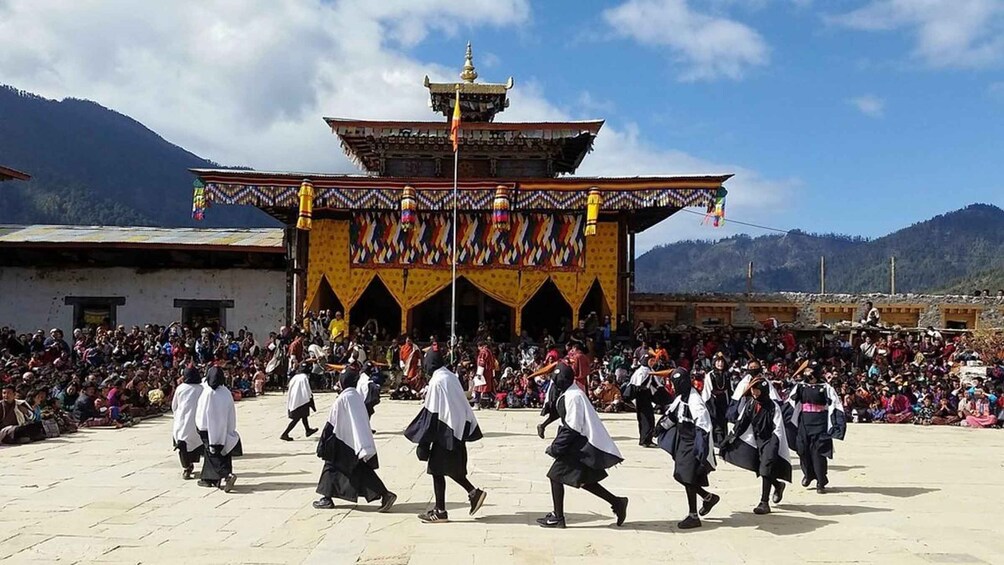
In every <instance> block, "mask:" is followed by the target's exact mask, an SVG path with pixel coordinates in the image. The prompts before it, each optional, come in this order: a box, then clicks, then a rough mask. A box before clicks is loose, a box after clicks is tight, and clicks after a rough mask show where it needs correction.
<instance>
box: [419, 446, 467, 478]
mask: <svg viewBox="0 0 1004 565" xmlns="http://www.w3.org/2000/svg"><path fill="white" fill-rule="evenodd" d="M425 471H426V473H428V474H430V475H444V476H447V477H466V476H467V445H466V444H465V443H464V442H462V441H455V442H453V449H446V448H444V447H441V446H440V444H438V443H433V444H432V448H431V449H430V450H429V463H428V465H427V467H426V470H425Z"/></svg>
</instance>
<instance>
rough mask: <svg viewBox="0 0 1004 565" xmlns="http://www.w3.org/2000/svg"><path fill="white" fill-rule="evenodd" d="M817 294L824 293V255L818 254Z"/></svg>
mask: <svg viewBox="0 0 1004 565" xmlns="http://www.w3.org/2000/svg"><path fill="white" fill-rule="evenodd" d="M819 294H826V257H825V256H823V255H820V256H819Z"/></svg>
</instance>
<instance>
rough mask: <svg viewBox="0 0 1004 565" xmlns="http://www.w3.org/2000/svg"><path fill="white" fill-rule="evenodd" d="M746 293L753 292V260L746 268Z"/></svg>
mask: <svg viewBox="0 0 1004 565" xmlns="http://www.w3.org/2000/svg"><path fill="white" fill-rule="evenodd" d="M746 294H753V261H750V264H749V266H748V267H747V268H746Z"/></svg>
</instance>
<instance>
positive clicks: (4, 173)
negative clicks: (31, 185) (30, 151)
mask: <svg viewBox="0 0 1004 565" xmlns="http://www.w3.org/2000/svg"><path fill="white" fill-rule="evenodd" d="M30 178H31V175H29V174H28V173H22V172H21V171H18V170H17V169H11V168H9V167H4V166H3V165H0V182H3V181H6V180H28V179H30Z"/></svg>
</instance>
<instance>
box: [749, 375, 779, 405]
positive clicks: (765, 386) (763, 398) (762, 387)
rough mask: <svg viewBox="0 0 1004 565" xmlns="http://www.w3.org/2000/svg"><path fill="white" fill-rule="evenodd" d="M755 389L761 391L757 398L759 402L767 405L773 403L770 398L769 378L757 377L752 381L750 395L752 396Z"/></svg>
mask: <svg viewBox="0 0 1004 565" xmlns="http://www.w3.org/2000/svg"><path fill="white" fill-rule="evenodd" d="M753 389H758V390H759V391H760V396H758V397H757V398H756V401H757V402H759V403H760V404H762V405H765V406H766V405H771V404H772V402H773V401H772V400H771V398H770V382H768V381H767V379H756V380H754V381H753V382H752V383H750V388H749V390H750V391H751V394H750V396H752V391H753Z"/></svg>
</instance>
